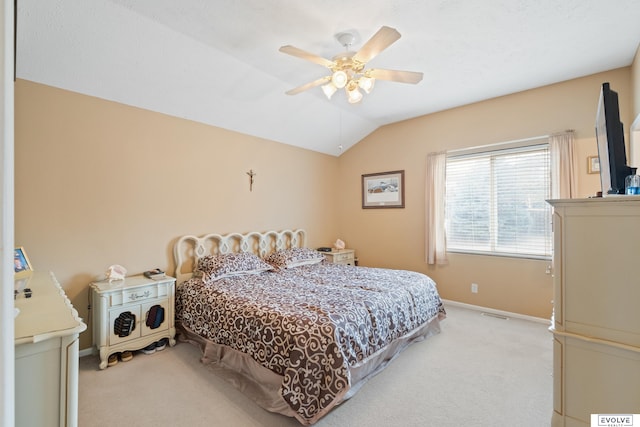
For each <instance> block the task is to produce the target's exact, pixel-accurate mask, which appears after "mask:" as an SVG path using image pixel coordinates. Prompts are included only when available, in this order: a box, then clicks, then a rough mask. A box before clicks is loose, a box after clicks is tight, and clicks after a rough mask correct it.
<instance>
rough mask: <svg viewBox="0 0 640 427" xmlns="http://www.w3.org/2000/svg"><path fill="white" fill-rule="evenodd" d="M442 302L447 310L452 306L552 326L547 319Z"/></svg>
mask: <svg viewBox="0 0 640 427" xmlns="http://www.w3.org/2000/svg"><path fill="white" fill-rule="evenodd" d="M442 301H443V302H444V304H445V308H446V306H447V305H452V306H454V307H461V308H466V309H469V310H475V311H479V312H483V313H489V314H494V315H497V316H502V317H507V318H513V319H522V320H528V321H530V322H536V323H544V324H545V325H550V324H551V320H550V319H545V318H542V317H535V316H527V315H526V314H520V313H512V312H510V311H503V310H496V309H494V308H488V307H482V306H479V305H473V304H466V303H464V302H458V301H452V300H448V299H443V300H442Z"/></svg>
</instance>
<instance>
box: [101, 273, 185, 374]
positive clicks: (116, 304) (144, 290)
mask: <svg viewBox="0 0 640 427" xmlns="http://www.w3.org/2000/svg"><path fill="white" fill-rule="evenodd" d="M174 299H175V279H174V278H173V277H165V278H162V279H156V280H154V279H148V278H146V277H144V276H142V275H140V276H131V277H127V278H125V279H124V280H117V281H112V282H109V281H101V282H94V283H92V284H91V308H92V310H93V317H92V319H93V344H94V346H95V348H96V349H97V350H98V351H99V352H100V369H105V368H106V367H107V363H108V358H109V355H111V354H113V353H119V352H123V351H134V350H139V349H141V348H144V347H146V346H147V345H149V344H151V343H153V342H156V341H159V340H160V339H162V338H169V345H170V346H174V345H175V333H176V331H175V327H174V312H173V310H174Z"/></svg>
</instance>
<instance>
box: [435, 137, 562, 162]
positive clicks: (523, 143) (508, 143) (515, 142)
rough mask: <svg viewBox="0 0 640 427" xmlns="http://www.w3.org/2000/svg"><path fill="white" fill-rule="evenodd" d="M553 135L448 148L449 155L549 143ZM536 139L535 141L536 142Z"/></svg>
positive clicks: (455, 155) (464, 154)
mask: <svg viewBox="0 0 640 427" xmlns="http://www.w3.org/2000/svg"><path fill="white" fill-rule="evenodd" d="M550 136H551V135H540V136H533V137H531V138H523V139H516V140H513V141H505V142H497V143H494V144H487V145H478V146H475V147H467V148H457V149H455V150H447V152H446V153H447V157H463V156H468V155H471V154H478V153H488V152H492V151H500V150H508V149H514V148H521V147H530V146H536V145H544V144H548V143H549V142H548V141H549V137H550ZM534 141H535V142H534Z"/></svg>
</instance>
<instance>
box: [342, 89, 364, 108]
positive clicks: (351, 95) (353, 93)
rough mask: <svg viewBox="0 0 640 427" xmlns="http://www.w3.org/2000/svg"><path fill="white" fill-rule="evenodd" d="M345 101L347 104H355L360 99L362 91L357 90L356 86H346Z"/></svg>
mask: <svg viewBox="0 0 640 427" xmlns="http://www.w3.org/2000/svg"><path fill="white" fill-rule="evenodd" d="M346 91H347V101H349V104H357V103H358V102H360V101H362V93H361V92H360V91H359V90H358V86H355V87H353V88H347V89H346Z"/></svg>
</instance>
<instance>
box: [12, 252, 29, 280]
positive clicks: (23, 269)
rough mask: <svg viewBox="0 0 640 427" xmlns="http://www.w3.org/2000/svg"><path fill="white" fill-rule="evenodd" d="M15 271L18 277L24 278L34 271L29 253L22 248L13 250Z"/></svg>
mask: <svg viewBox="0 0 640 427" xmlns="http://www.w3.org/2000/svg"><path fill="white" fill-rule="evenodd" d="M13 271H14V272H15V275H16V276H22V275H25V274H28V273H29V272H31V271H33V268H31V262H30V261H29V257H27V252H26V251H25V250H24V248H23V247H22V246H21V247H19V248H15V249H14V250H13Z"/></svg>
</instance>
